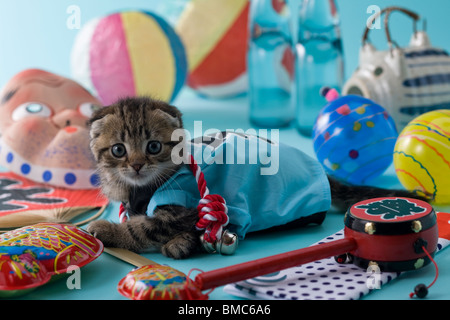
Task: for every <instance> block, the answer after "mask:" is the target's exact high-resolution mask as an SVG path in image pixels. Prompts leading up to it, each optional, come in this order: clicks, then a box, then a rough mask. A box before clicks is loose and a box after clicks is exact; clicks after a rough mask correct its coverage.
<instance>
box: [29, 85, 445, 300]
mask: <svg viewBox="0 0 450 320" xmlns="http://www.w3.org/2000/svg"><path fill="white" fill-rule="evenodd" d="M174 104H175V105H177V106H178V107H179V108H180V109H181V110H182V111H183V113H184V122H185V127H186V128H187V129H188V130H190V131H191V132H193V125H194V121H202V124H203V130H206V129H208V128H215V129H219V130H225V129H243V130H244V131H245V130H246V129H248V128H250V127H252V126H251V124H250V123H249V121H248V115H247V108H245V106H246V104H247V97H246V96H242V97H237V98H232V99H225V100H209V99H204V98H201V97H198V96H196V95H195V94H194V93H192V92H191V91H190V90H183V92H182V93H181V95H180V96H179V97H178V98H177V100H176V101H175V102H174ZM280 141H281V142H283V143H287V144H290V145H293V146H296V147H297V148H299V149H301V150H303V151H304V152H306V153H308V154H310V155H311V156H313V157H314V152H313V148H312V141H311V139H309V138H306V137H304V136H301V135H300V134H299V133H298V132H297V131H296V129H295V128H293V127H288V128H285V129H281V130H280ZM372 184H373V185H377V186H381V187H387V188H401V185H400V183H399V181H398V179H397V177H396V175H395V172H394V168H393V167H390V168H389V169H388V170H387V171H386V172H385V173H384V174H383V175H382V176H380V177H379V178H377V179H376V180H374V181H373V183H372ZM437 209H440V210H441V211H447V212H450V207H441V208H437ZM118 210H119V205H118V204H117V203H112V204H110V205H109V207H108V208H107V210H106V211H105V213H104V214H103V216H102V217H101V218H103V219H108V220H110V221H115V222H118ZM343 217H344V214H343V212H338V211H333V210H331V211H330V212H328V214H327V217H326V219H325V221H324V222H323V224H322V225H320V226H311V227H306V228H299V229H294V230H289V231H271V232H261V233H255V234H249V235H247V237H246V239H245V240H243V241H241V242H240V244H239V248H238V250H237V252H236V253H235V254H234V255H231V256H221V255H217V254H199V255H196V256H194V257H191V258H189V259H186V260H173V259H170V258H167V257H165V256H163V255H162V254H160V253H146V254H143V256H145V257H147V258H149V259H151V260H153V261H155V262H157V263H160V264H167V265H169V266H171V267H173V268H175V269H178V270H180V271H182V272H184V273H186V274H188V273H189V271H190V270H192V269H201V270H203V271H208V270H214V269H218V268H222V267H225V266H230V265H234V264H237V263H241V262H245V261H250V260H254V259H258V258H263V257H266V256H270V255H275V254H278V253H283V252H287V251H291V250H296V249H299V248H303V247H306V246H309V245H311V244H313V243H315V242H317V241H319V240H321V239H323V238H325V237H327V236H329V235H331V234H333V233H335V232H336V231H339V230H340V229H342V228H343V227H344V224H343ZM436 262H437V263H438V265H439V268H440V276H439V279H438V281H437V282H436V284H435V285H434V286H433V287H432V289H431V290H430V294H429V299H450V291H449V289H448V283H450V250H443V251H442V252H441V253H439V254H437V255H436ZM132 269H133V266H131V265H129V264H128V263H126V262H123V261H120V260H118V259H117V258H114V257H112V256H110V255H108V254H106V253H104V254H102V255H101V256H100V257H99V258H98V259H97V260H95V261H94V262H92V263H90V264H89V265H87V266H85V267H83V268H82V269H81V280H80V283H81V289H72V290H70V289H68V286H67V284H66V279H59V280H57V281H54V282H52V283H50V284H47V285H45V286H43V287H40V288H38V289H37V290H35V291H32V292H30V293H28V294H27V295H25V296H23V297H21V299H64V300H69V299H95V300H97V299H101V300H105V299H106V300H109V299H126V298H125V297H123V296H122V295H120V293H119V292H118V291H117V284H118V282H119V281H120V280H121V279H122V278H123V277H124V276H125V275H126V274H127V273H128V272H130V271H131V270H132ZM434 276H435V270H434V268H433V267H432V265H429V266H427V267H425V268H423V269H421V270H418V271H414V272H408V273H404V274H402V275H401V276H400V277H399V278H397V279H395V280H393V281H391V282H390V283H388V284H386V285H383V286H382V287H381V289H380V290H374V291H372V292H371V293H370V294H368V295H366V296H365V297H363V299H369V300H371V299H374V300H376V299H389V300H391V299H409V296H408V295H409V293H410V292H411V291H412V290H413V288H414V287H415V286H416V285H417V284H418V283H426V284H429V283H431V281H432V280H433V279H434ZM209 297H210V299H211V300H232V299H240V298H238V297H236V296H233V295H231V294H228V293H226V292H224V290H223V287H218V288H216V289H215V290H214V291H212V292H211V293H210V295H209Z"/></svg>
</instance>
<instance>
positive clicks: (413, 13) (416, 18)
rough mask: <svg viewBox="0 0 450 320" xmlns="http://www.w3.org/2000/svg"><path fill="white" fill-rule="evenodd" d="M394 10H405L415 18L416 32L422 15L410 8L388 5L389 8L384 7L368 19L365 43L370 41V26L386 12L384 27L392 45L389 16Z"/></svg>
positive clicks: (363, 42) (363, 41) (364, 35)
mask: <svg viewBox="0 0 450 320" xmlns="http://www.w3.org/2000/svg"><path fill="white" fill-rule="evenodd" d="M393 11H400V12H403V13H404V14H406V15H407V16H409V17H410V18H411V19H413V20H414V32H416V23H417V21H418V20H419V19H420V16H419V15H418V14H417V13H415V12H413V11H411V10H408V9H405V8H401V7H396V6H392V7H387V8H384V9H383V10H381V11H379V12H377V13H376V14H374V15H373V16H372V20H370V22H369V21H367V25H366V28H365V30H364V33H363V38H362V44H363V45H364V44H366V42H367V41H368V37H369V31H370V28H369V27H368V26H369V25H371V24H372V23H373V21H374V20H375V19H377V18H379V17H381V16H382V15H383V14H384V13H386V14H385V17H384V27H385V29H386V38H387V41H388V44H389V47H392V43H393V41H392V38H391V33H390V31H389V16H390V14H391V12H393Z"/></svg>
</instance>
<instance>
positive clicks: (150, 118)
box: [88, 97, 420, 259]
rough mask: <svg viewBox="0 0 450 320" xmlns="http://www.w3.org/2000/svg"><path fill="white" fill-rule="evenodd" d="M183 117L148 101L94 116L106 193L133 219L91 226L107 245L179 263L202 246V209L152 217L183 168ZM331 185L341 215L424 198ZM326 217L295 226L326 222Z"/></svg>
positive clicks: (94, 144) (122, 103)
mask: <svg viewBox="0 0 450 320" xmlns="http://www.w3.org/2000/svg"><path fill="white" fill-rule="evenodd" d="M181 117H182V116H181V113H180V111H179V110H178V109H177V108H176V107H173V106H170V105H168V104H166V103H164V102H161V101H158V100H153V99H150V98H146V97H140V98H125V99H122V100H119V101H118V102H117V103H115V104H113V105H111V106H108V107H104V108H102V109H100V110H98V111H97V112H96V113H94V115H93V116H92V118H91V120H90V125H91V130H90V134H91V143H90V146H91V150H92V152H93V154H94V156H95V158H96V160H97V168H98V174H99V177H100V181H101V187H102V191H103V193H104V194H105V195H106V196H107V197H108V198H109V199H110V200H113V201H120V202H122V203H123V204H124V205H125V207H126V208H127V210H128V213H129V216H130V219H128V221H126V222H124V223H121V224H116V223H111V222H108V221H105V220H98V221H94V222H92V223H91V224H90V225H89V226H88V231H89V232H90V233H92V234H93V235H94V236H95V237H97V238H98V239H100V240H101V241H102V242H103V243H104V245H105V246H110V247H120V248H124V249H129V250H132V251H136V252H142V251H144V250H147V249H149V248H153V249H157V250H160V251H161V252H162V253H163V254H164V255H166V256H168V257H172V258H175V259H182V258H186V257H189V256H190V255H192V254H193V253H195V252H196V251H197V250H199V248H201V244H200V240H199V239H200V232H199V231H197V230H196V228H195V224H196V222H197V220H198V213H197V211H196V208H193V209H190V208H185V207H180V206H163V207H158V208H157V209H156V210H155V212H154V214H153V216H152V217H148V216H147V215H146V209H147V205H148V203H149V201H150V198H151V196H152V194H153V193H154V192H155V190H156V189H157V188H158V187H160V186H161V185H163V184H164V183H165V182H166V181H167V180H168V179H169V178H170V177H171V176H172V175H173V174H174V173H175V172H176V171H177V170H178V169H179V166H178V165H175V164H173V162H172V161H171V151H172V149H173V147H174V146H175V145H176V144H177V143H178V142H174V141H171V136H172V132H173V131H174V130H175V129H179V128H182V127H183V122H182V118H181ZM329 181H330V187H331V196H332V201H333V205H335V206H336V207H337V209H339V210H340V211H345V210H347V208H348V207H349V206H351V205H352V204H354V203H356V202H358V201H361V200H364V199H370V198H377V197H389V196H402V197H413V198H420V197H418V196H416V195H415V194H412V193H410V192H408V191H403V190H385V189H379V188H373V187H361V186H350V185H345V184H342V183H340V182H338V181H337V180H335V179H333V178H331V177H329ZM324 217H325V215H324V214H323V215H322V216H320V217H316V218H315V219H313V220H311V219H306V220H303V222H300V223H298V221H294V222H293V223H291V225H292V226H298V225H301V224H302V223H309V222H316V223H320V222H321V221H322V220H323V218H324Z"/></svg>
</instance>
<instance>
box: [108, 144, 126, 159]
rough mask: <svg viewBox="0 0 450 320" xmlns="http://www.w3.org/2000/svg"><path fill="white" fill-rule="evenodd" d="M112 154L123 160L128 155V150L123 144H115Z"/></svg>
mask: <svg viewBox="0 0 450 320" xmlns="http://www.w3.org/2000/svg"><path fill="white" fill-rule="evenodd" d="M111 152H112V154H113V156H114V157H116V158H122V157H123V156H124V155H126V154H127V149H126V148H125V146H124V145H123V144H121V143H118V144H115V145H113V146H112V148H111Z"/></svg>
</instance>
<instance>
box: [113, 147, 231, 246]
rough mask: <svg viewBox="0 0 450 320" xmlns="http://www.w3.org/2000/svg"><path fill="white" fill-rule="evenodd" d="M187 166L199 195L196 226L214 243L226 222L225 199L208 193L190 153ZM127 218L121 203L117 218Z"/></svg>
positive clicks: (121, 219)
mask: <svg viewBox="0 0 450 320" xmlns="http://www.w3.org/2000/svg"><path fill="white" fill-rule="evenodd" d="M189 168H190V169H191V171H192V173H193V174H194V176H195V180H196V181H197V186H198V191H199V192H200V197H201V199H200V201H199V204H198V206H197V211H198V215H199V221H198V222H197V224H196V228H197V229H198V230H205V233H204V235H203V239H204V240H205V241H206V242H209V243H214V242H216V241H218V240H220V239H221V237H222V232H223V227H225V226H226V225H227V224H228V221H229V219H228V208H227V205H226V202H225V199H224V198H223V197H222V196H221V195H218V194H209V189H208V187H207V186H206V180H205V176H204V174H203V172H202V170H201V169H200V166H199V165H198V163H197V161H195V159H194V157H193V156H192V155H190V163H189ZM127 219H128V217H127V212H126V209H125V206H124V205H123V204H121V205H120V209H119V220H120V222H121V223H122V222H125V221H127Z"/></svg>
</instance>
